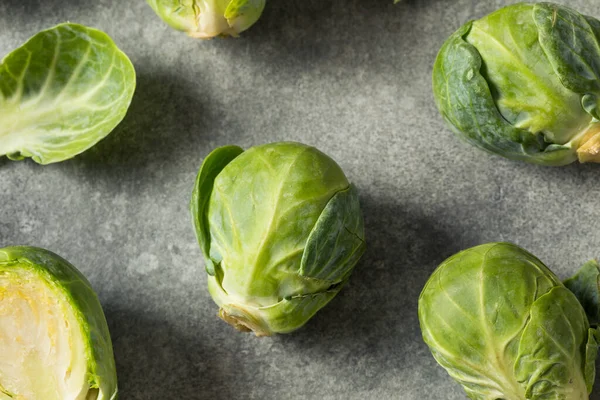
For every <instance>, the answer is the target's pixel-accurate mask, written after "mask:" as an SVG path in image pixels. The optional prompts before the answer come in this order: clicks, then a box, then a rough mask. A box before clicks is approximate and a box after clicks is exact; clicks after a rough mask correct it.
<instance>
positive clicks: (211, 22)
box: [146, 0, 266, 39]
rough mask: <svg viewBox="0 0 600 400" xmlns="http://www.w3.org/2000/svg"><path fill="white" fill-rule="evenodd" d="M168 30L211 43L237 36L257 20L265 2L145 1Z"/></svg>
mask: <svg viewBox="0 0 600 400" xmlns="http://www.w3.org/2000/svg"><path fill="white" fill-rule="evenodd" d="M146 1H147V2H148V4H149V5H150V7H152V9H153V10H154V11H155V12H156V14H158V16H159V17H161V18H162V19H163V20H164V21H165V22H166V23H168V24H169V25H171V27H173V28H175V29H177V30H180V31H183V32H186V33H187V34H188V35H189V36H191V37H194V38H200V39H211V38H213V37H215V36H238V35H239V34H240V33H241V32H243V31H245V30H246V29H248V28H250V27H251V26H252V25H254V23H255V22H256V21H258V19H259V18H260V16H261V14H262V12H263V10H264V8H265V4H266V0H146Z"/></svg>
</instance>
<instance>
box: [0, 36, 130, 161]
mask: <svg viewBox="0 0 600 400" xmlns="http://www.w3.org/2000/svg"><path fill="white" fill-rule="evenodd" d="M134 90H135V71H134V68H133V65H132V64H131V62H130V61H129V59H128V58H127V56H126V55H125V54H124V53H123V52H121V51H120V50H119V49H118V48H117V46H116V45H115V44H114V42H113V41H112V40H111V39H110V37H109V36H108V35H106V34H105V33H103V32H101V31H98V30H96V29H92V28H88V27H85V26H82V25H77V24H61V25H58V26H56V27H54V28H52V29H49V30H46V31H42V32H40V33H38V34H37V35H35V36H33V37H32V38H31V39H29V41H27V43H25V44H24V45H23V46H21V47H20V48H18V49H16V50H15V51H13V52H12V53H10V54H9V55H8V56H7V57H6V58H5V59H4V60H3V61H2V64H0V155H8V156H9V157H10V158H11V159H20V158H23V157H32V158H33V160H34V161H36V162H38V163H40V164H48V163H53V162H58V161H63V160H66V159H68V158H71V157H73V156H75V155H77V154H79V153H81V152H83V151H84V150H86V149H88V148H90V147H92V146H93V145H94V144H96V143H97V142H98V141H99V140H101V139H102V138H104V137H105V136H106V135H108V134H109V133H110V132H111V131H112V130H113V129H114V128H115V127H116V126H117V125H118V124H119V122H121V120H122V119H123V117H124V116H125V113H126V112H127V108H128V107H129V104H130V102H131V98H132V96H133V92H134Z"/></svg>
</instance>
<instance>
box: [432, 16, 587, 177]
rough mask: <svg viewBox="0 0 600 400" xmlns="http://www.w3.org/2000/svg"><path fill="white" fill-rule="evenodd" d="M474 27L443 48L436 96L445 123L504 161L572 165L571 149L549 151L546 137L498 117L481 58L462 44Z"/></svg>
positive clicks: (437, 66)
mask: <svg viewBox="0 0 600 400" xmlns="http://www.w3.org/2000/svg"><path fill="white" fill-rule="evenodd" d="M472 24H473V23H472V22H469V23H467V24H465V25H464V26H463V27H461V28H460V29H459V30H458V31H457V32H456V33H454V34H453V35H452V36H451V37H450V38H449V39H448V40H447V41H446V43H444V45H443V47H442V49H441V50H440V52H439V54H438V57H437V59H436V62H435V65H434V71H433V87H434V94H435V99H436V102H437V105H438V108H439V110H440V112H441V114H442V116H443V117H444V119H445V120H446V121H447V122H448V123H449V125H450V126H451V127H452V128H454V131H455V133H456V134H457V135H458V136H460V137H462V138H464V139H466V140H467V141H468V142H470V143H471V144H474V145H476V146H478V147H480V148H482V149H484V150H487V151H490V152H493V153H497V154H500V155H502V156H504V157H508V158H511V159H515V160H522V161H527V162H531V163H536V164H543V165H564V164H569V163H571V162H573V161H574V160H575V159H576V155H575V151H574V150H573V149H571V148H569V147H568V146H560V145H549V144H547V143H545V142H544V138H543V136H540V135H535V134H532V133H530V132H529V131H527V130H525V129H519V128H516V127H514V126H512V125H511V124H510V123H508V122H507V121H506V119H505V118H504V117H503V116H502V115H501V114H500V112H499V111H498V109H497V107H496V104H495V102H494V99H493V97H492V93H491V92H490V88H489V86H488V82H487V81H486V79H485V78H484V77H483V75H482V73H481V70H482V59H481V56H480V55H479V53H478V51H477V49H476V48H475V47H474V46H473V45H471V44H469V43H467V41H466V40H465V39H464V37H465V36H466V35H467V34H468V33H469V31H470V30H471V27H472Z"/></svg>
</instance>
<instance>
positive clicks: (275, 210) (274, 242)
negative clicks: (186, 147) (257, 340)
mask: <svg viewBox="0 0 600 400" xmlns="http://www.w3.org/2000/svg"><path fill="white" fill-rule="evenodd" d="M191 208H192V214H193V218H194V224H195V227H196V233H197V236H198V240H199V242H200V247H201V248H202V252H203V255H204V258H205V261H206V270H207V272H208V275H209V276H208V288H209V291H210V293H211V295H212V297H213V299H214V301H215V302H216V303H217V305H218V306H219V307H220V311H219V316H220V317H221V318H222V319H223V320H225V321H226V322H228V323H229V324H231V325H233V326H234V327H236V328H237V329H239V330H241V331H246V332H248V331H253V332H254V333H255V334H256V335H257V336H267V335H271V334H273V333H287V332H291V331H293V330H295V329H298V328H299V327H301V326H302V325H304V324H305V323H306V322H307V321H308V320H309V319H310V318H311V317H312V316H313V315H314V314H315V313H316V312H317V311H318V310H319V309H321V308H322V307H323V306H325V305H326V304H327V303H328V302H329V301H330V300H331V299H332V298H333V297H334V296H335V295H336V294H337V293H338V292H339V291H340V289H341V288H342V286H344V284H345V283H346V282H347V280H348V278H349V276H350V273H351V272H352V270H353V268H354V266H355V265H356V263H357V262H358V260H359V258H360V257H361V255H362V254H363V252H364V251H365V241H364V227H363V220H362V215H361V211H360V205H359V200H358V195H357V192H356V189H355V188H354V186H353V185H351V184H350V183H349V182H348V180H347V179H346V176H345V175H344V173H343V171H342V170H341V168H340V167H339V166H338V165H337V164H336V163H335V162H334V161H333V160H332V159H331V158H329V157H328V156H327V155H325V154H323V153H321V152H320V151H319V150H317V149H315V148H314V147H309V146H306V145H303V144H299V143H271V144H266V145H262V146H256V147H253V148H250V149H248V150H246V151H244V150H242V149H241V148H239V147H237V146H225V147H221V148H218V149H216V150H214V151H213V152H212V153H210V154H209V155H208V157H206V159H205V160H204V162H203V164H202V167H201V168H200V172H199V173H198V178H197V180H196V186H195V188H194V193H193V198H192V204H191Z"/></svg>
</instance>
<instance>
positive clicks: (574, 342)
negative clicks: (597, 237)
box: [419, 243, 599, 400]
mask: <svg viewBox="0 0 600 400" xmlns="http://www.w3.org/2000/svg"><path fill="white" fill-rule="evenodd" d="M590 267H591V265H590V264H586V266H584V269H582V272H583V274H582V273H580V274H579V275H578V276H579V278H578V283H577V284H575V286H578V287H583V286H586V287H588V288H589V289H593V290H595V291H596V292H597V291H598V284H597V283H598V281H597V276H598V271H597V264H595V265H594V267H595V268H596V273H595V275H594V274H593V271H591V269H590ZM590 275H594V279H592V280H588V278H587V276H590ZM581 292H585V291H584V290H582V291H581ZM588 297H589V298H592V297H591V296H588ZM596 298H597V294H596ZM590 309H591V308H590ZM419 320H420V323H421V330H422V333H423V338H424V340H425V342H426V343H427V345H428V346H429V348H430V350H431V352H432V353H433V356H434V357H435V359H436V360H437V362H438V363H439V364H440V365H441V366H442V367H444V368H445V369H446V371H447V372H448V374H450V376H451V377H452V378H454V379H455V380H456V381H458V382H459V383H460V384H461V385H462V386H463V388H464V390H465V391H466V392H467V395H468V396H469V398H471V399H482V400H483V399H511V400H519V399H522V400H525V399H565V400H576V399H588V394H589V393H590V392H591V390H592V385H593V383H594V379H595V360H596V355H597V352H598V344H597V342H598V339H599V335H598V331H597V330H596V329H595V328H591V327H590V323H589V321H588V317H587V316H586V313H585V310H584V308H583V307H582V305H581V304H580V302H579V301H578V298H577V297H576V296H575V295H574V294H573V293H572V292H571V291H570V290H569V289H567V287H565V285H563V284H562V283H561V282H560V280H559V279H558V278H557V277H556V276H555V275H554V274H553V273H552V272H551V271H550V270H549V269H548V268H546V266H544V264H542V262H541V261H540V260H538V259H537V258H535V257H534V256H533V255H531V254H529V253H528V252H526V251H525V250H523V249H521V248H519V247H517V246H515V245H512V244H509V243H489V244H485V245H481V246H476V247H473V248H471V249H468V250H465V251H462V252H460V253H458V254H455V255H454V256H452V257H450V258H449V259H447V260H446V261H444V262H443V263H442V264H441V265H440V266H439V267H438V268H437V269H436V270H435V272H434V273H433V274H432V275H431V277H430V278H429V280H428V281H427V284H426V285H425V288H424V289H423V291H422V292H421V296H420V297H419Z"/></svg>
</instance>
